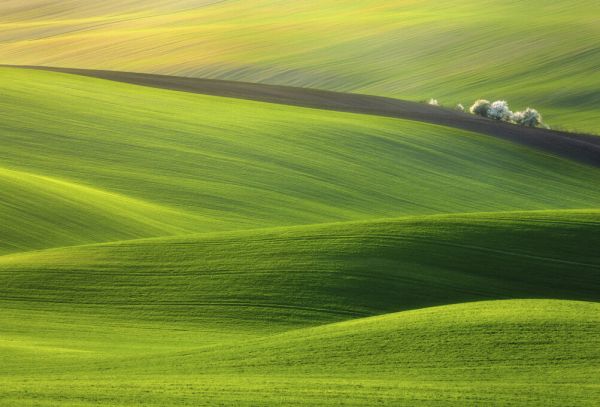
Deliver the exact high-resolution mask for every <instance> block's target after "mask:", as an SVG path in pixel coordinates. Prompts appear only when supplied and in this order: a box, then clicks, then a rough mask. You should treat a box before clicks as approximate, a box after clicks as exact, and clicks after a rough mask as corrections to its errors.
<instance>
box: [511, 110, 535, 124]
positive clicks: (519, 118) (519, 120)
mask: <svg viewBox="0 0 600 407" xmlns="http://www.w3.org/2000/svg"><path fill="white" fill-rule="evenodd" d="M512 120H513V121H514V122H515V123H516V124H520V125H521V126H526V127H537V126H539V125H540V124H542V115H541V114H540V113H539V112H538V111H537V110H535V109H531V108H529V107H528V108H527V109H525V110H524V111H522V112H516V113H515V114H514V115H513V117H512Z"/></svg>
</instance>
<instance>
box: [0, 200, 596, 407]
mask: <svg viewBox="0 0 600 407" xmlns="http://www.w3.org/2000/svg"><path fill="white" fill-rule="evenodd" d="M599 224H600V214H599V213H598V211H558V212H539V213H512V214H510V213H505V214H474V215H453V216H435V217H424V218H417V219H415V218H409V219H405V220H402V219H400V220H382V221H377V222H359V223H343V224H331V225H320V226H305V227H296V228H277V229H273V230H257V231H245V232H228V233H221V234H212V235H198V236H193V237H192V236H190V237H185V238H184V237H181V238H168V239H150V240H140V241H129V242H120V243H113V244H105V245H92V246H82V247H72V248H64V249H53V250H47V251H40V252H32V253H23V254H12V255H6V256H2V257H0V278H1V279H2V281H1V284H0V287H2V289H1V291H0V297H1V298H2V299H3V300H2V310H3V311H2V314H1V323H2V326H3V335H2V337H1V338H0V348H1V349H2V352H0V355H1V356H0V360H1V361H2V362H3V366H4V375H5V376H4V378H3V380H5V383H6V387H5V390H4V391H3V392H2V393H1V395H0V397H3V398H4V399H0V400H4V401H5V402H6V403H8V404H10V403H11V401H13V400H20V402H21V403H23V405H28V404H27V403H31V405H52V404H53V403H57V402H59V401H60V402H61V403H64V404H65V405H74V406H83V405H90V404H93V403H97V402H98V401H100V402H102V403H103V404H107V405H112V404H114V405H139V404H140V403H144V404H148V405H161V404H162V405H164V404H169V405H186V403H192V404H194V405H214V403H216V402H223V403H226V404H236V405H256V404H257V403H258V404H260V403H263V404H264V403H267V404H277V403H280V404H294V405H303V404H306V405H314V404H319V405H325V404H327V403H331V404H337V403H339V402H341V401H342V400H346V402H347V403H348V404H350V405H361V404H364V403H365V402H367V401H369V400H370V401H372V400H378V402H381V403H382V404H390V405H398V403H405V404H406V405H415V404H422V405H428V404H430V403H434V402H443V404H444V405H464V403H465V402H466V401H467V400H471V401H472V402H474V403H483V402H492V401H493V402H495V403H508V402H513V403H527V404H528V405H561V403H564V402H565V401H566V400H570V401H571V402H572V401H573V400H577V402H578V405H593V400H594V397H595V396H594V395H597V393H598V389H597V387H595V385H596V384H597V382H598V380H599V379H600V378H599V377H598V376H597V374H598V370H597V363H598V358H599V357H600V355H598V354H597V349H598V343H597V338H598V332H597V329H598V326H599V325H598V315H600V314H598V309H597V308H598V305H597V304H593V303H581V302H576V301H563V302H559V301H544V300H537V301H533V300H531V301H527V302H522V301H508V302H505V301H502V302H489V303H485V302H484V303H472V302H471V301H477V300H491V299H503V298H564V299H569V300H593V301H598V293H599V292H600V290H599V285H600V280H599V279H598V276H599V275H600V274H599V271H600V258H599V257H598V256H597V255H596V254H595V253H594V252H590V250H589V249H588V247H595V246H597V245H598V244H600V242H599V241H598V233H597V230H598V228H599ZM582 241H585V242H587V244H589V246H588V245H582V244H581V242H582ZM557 253H559V254H560V257H558V255H557ZM465 301H466V302H469V303H468V304H462V305H457V306H450V307H442V308H425V309H422V310H417V311H405V312H400V313H397V314H394V312H395V311H400V310H406V309H411V308H418V307H427V306H430V305H434V304H449V303H457V302H465ZM382 313H391V314H387V315H385V316H380V317H375V318H366V319H364V318H359V319H355V320H353V321H350V322H341V323H335V322H337V321H345V320H348V319H354V318H357V317H365V316H369V315H377V314H382ZM331 323H335V324H333V325H328V324H331ZM322 324H325V325H322ZM315 325H322V326H320V327H314V326H315ZM311 327H314V328H311ZM285 331H288V332H285ZM276 333H280V334H279V335H273V334H276ZM41 361H43V363H42V364H41V365H40V362H41ZM31 379H35V381H36V386H35V387H33V388H32V387H30V386H28V384H27V383H28V382H27V380H31ZM67 383H68V388H67V387H65V385H67ZM557 383H560V389H558V388H557V387H556V386H557ZM231 386H235V388H236V390H235V391H233V388H232V387H231ZM524 386H527V389H528V391H527V392H526V394H523V393H522V392H520V391H519V389H523V388H524ZM550 387H551V388H552V389H553V391H552V399H548V398H547V397H546V396H547V395H546V393H547V392H548V388H550ZM25 389H27V392H25ZM347 398H351V399H352V400H348V399H347ZM69 403H71V404H69ZM111 403H112V404H111ZM461 403H462V404H461Z"/></svg>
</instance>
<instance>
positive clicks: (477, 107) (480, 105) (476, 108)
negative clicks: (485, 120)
mask: <svg viewBox="0 0 600 407" xmlns="http://www.w3.org/2000/svg"><path fill="white" fill-rule="evenodd" d="M490 106H491V103H490V101H489V100H485V99H479V100H478V101H476V102H475V103H473V106H471V108H470V109H469V111H470V112H471V113H473V114H475V115H477V116H483V117H488V112H489V110H490Z"/></svg>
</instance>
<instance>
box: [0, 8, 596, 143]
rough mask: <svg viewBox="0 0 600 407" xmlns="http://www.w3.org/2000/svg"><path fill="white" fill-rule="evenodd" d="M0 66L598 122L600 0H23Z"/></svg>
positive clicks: (8, 24) (13, 15)
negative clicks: (268, 86)
mask: <svg viewBox="0 0 600 407" xmlns="http://www.w3.org/2000/svg"><path fill="white" fill-rule="evenodd" d="M0 15H2V19H1V20H0V63H5V64H35V65H39V64H42V65H55V66H69V67H85V68H103V69H113V70H127V71H143V72H157V73H164V74H174V75H185V76H197V77H208V78H227V79H234V80H244V81H252V82H268V83H276V84H289V85H296V86H308V87H316V88H326V89H333V90H341V91H352V92H364V93H371V94H378V95H387V96H393V97H399V98H405V99H413V100H421V99H426V98H430V97H435V98H437V99H439V100H440V101H442V102H443V103H445V104H447V105H449V106H454V104H456V103H457V102H461V103H463V104H467V103H469V102H472V101H473V100H475V99H477V98H480V97H486V98H490V99H507V100H509V102H512V104H513V106H514V107H515V108H516V109H522V108H524V107H526V106H529V105H532V106H534V107H537V108H539V109H540V110H541V111H542V113H544V114H545V117H546V120H547V122H548V123H549V124H550V125H552V126H553V127H560V128H568V129H578V130H583V131H587V132H595V133H597V132H599V131H600V130H599V129H600V119H599V117H600V115H599V114H598V105H599V104H600V93H599V92H598V88H599V86H600V71H599V70H598V69H597V67H598V66H599V65H600V48H599V47H598V44H600V22H599V20H598V16H599V15H600V4H599V3H598V2H596V1H588V0H566V1H560V2H556V1H550V0H535V1H529V2H527V3H526V4H524V3H523V2H522V1H518V0H509V1H504V2H497V1H489V0H483V1H475V0H459V1H452V2H445V3H444V2H442V3H440V2H439V1H433V0H427V1H419V2H414V1H406V0H393V1H387V0H361V1H346V2H344V1H337V0H319V1H314V0H310V1H301V2H300V1H296V2H290V1H285V0H252V1H249V0H242V1H210V0H180V1H174V2H164V1H158V0H153V1H139V0H137V1H132V0H129V1H125V2H123V1H115V0H110V1H105V2H88V1H82V0H69V1H62V0H52V1H43V2H42V1H36V0H19V1H15V0H12V1H5V2H2V4H0Z"/></svg>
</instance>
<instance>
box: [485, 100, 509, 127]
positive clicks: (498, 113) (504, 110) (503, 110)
mask: <svg viewBox="0 0 600 407" xmlns="http://www.w3.org/2000/svg"><path fill="white" fill-rule="evenodd" d="M512 116H513V113H512V112H511V111H510V108H509V107H508V103H507V102H506V101H505V100H497V101H495V102H494V103H492V104H491V105H490V108H489V110H488V113H487V117H489V118H490V119H494V120H501V121H504V122H509V121H511V119H512Z"/></svg>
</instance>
